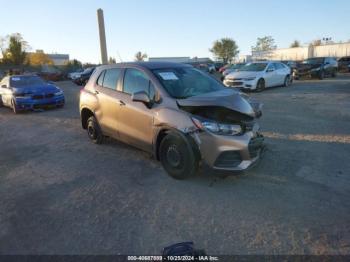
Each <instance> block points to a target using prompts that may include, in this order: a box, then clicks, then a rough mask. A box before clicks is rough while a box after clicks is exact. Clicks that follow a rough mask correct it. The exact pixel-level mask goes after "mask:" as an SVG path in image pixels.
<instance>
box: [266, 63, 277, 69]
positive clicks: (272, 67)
mask: <svg viewBox="0 0 350 262" xmlns="http://www.w3.org/2000/svg"><path fill="white" fill-rule="evenodd" d="M275 69H276V68H275V66H274V64H270V65H269V66H268V68H267V70H275Z"/></svg>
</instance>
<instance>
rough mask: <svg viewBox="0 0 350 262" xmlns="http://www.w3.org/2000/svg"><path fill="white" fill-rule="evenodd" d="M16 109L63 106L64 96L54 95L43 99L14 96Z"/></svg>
mask: <svg viewBox="0 0 350 262" xmlns="http://www.w3.org/2000/svg"><path fill="white" fill-rule="evenodd" d="M15 102H16V106H17V109H19V110H32V109H39V108H45V107H58V106H63V105H64V103H65V99H64V96H63V95H61V96H55V97H52V98H44V99H37V100H35V99H28V98H16V99H15Z"/></svg>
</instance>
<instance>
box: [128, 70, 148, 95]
mask: <svg viewBox="0 0 350 262" xmlns="http://www.w3.org/2000/svg"><path fill="white" fill-rule="evenodd" d="M123 91H124V92H125V93H127V94H130V95H132V94H133V93H136V92H140V91H145V92H146V93H147V94H148V95H149V96H150V98H151V99H152V98H154V95H155V91H154V86H153V84H152V82H151V81H150V79H149V78H148V76H147V75H146V74H145V73H144V72H142V71H140V70H137V69H133V68H129V69H127V70H126V72H125V77H124V89H123Z"/></svg>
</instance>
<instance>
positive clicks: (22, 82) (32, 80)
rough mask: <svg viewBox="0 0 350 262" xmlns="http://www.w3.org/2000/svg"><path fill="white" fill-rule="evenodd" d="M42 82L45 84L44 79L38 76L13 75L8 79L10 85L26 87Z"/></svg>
mask: <svg viewBox="0 0 350 262" xmlns="http://www.w3.org/2000/svg"><path fill="white" fill-rule="evenodd" d="M43 84H45V82H44V80H42V79H41V78H40V77H38V76H14V77H11V79H10V86H11V87H26V86H34V85H43Z"/></svg>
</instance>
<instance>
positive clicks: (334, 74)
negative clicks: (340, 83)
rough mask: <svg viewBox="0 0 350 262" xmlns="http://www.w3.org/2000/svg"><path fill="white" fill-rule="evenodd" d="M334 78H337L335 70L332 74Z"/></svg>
mask: <svg viewBox="0 0 350 262" xmlns="http://www.w3.org/2000/svg"><path fill="white" fill-rule="evenodd" d="M332 77H333V78H335V77H337V70H333V72H332Z"/></svg>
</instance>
